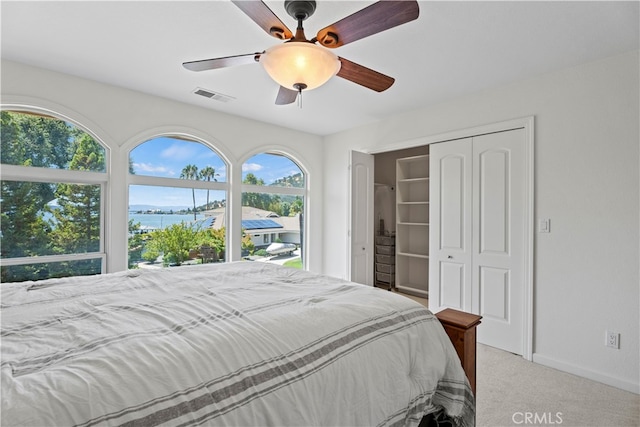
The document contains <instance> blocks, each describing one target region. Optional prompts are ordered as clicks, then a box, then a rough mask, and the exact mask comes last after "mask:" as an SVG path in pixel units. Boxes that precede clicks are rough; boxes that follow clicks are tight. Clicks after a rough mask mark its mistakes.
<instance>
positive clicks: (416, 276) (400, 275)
mask: <svg viewBox="0 0 640 427" xmlns="http://www.w3.org/2000/svg"><path fill="white" fill-rule="evenodd" d="M396 209H397V210H396V288H397V289H398V290H400V291H404V292H407V293H410V294H415V295H417V296H421V297H425V298H428V297H429V155H428V154H427V155H422V156H413V157H405V158H402V159H397V160H396Z"/></svg>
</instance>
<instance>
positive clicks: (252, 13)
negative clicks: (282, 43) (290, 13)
mask: <svg viewBox="0 0 640 427" xmlns="http://www.w3.org/2000/svg"><path fill="white" fill-rule="evenodd" d="M231 2H232V3H233V4H235V5H236V6H238V8H239V9H240V10H241V11H243V12H244V13H245V14H246V15H247V16H248V17H249V18H251V19H252V20H253V22H255V23H256V24H258V26H259V27H260V28H262V29H263V30H264V31H266V32H267V34H269V35H270V36H273V37H275V38H277V39H280V40H289V39H290V38H292V37H293V33H292V32H291V30H290V29H288V28H287V26H286V25H284V23H283V22H282V21H281V20H280V18H278V17H277V16H276V14H275V13H273V11H272V10H271V9H269V6H267V5H266V4H264V3H263V2H262V1H247V0H231Z"/></svg>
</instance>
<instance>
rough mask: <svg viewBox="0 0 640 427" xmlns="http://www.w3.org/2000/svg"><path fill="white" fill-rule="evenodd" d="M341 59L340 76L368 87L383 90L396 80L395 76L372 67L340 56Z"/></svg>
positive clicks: (378, 90) (377, 90)
mask: <svg viewBox="0 0 640 427" xmlns="http://www.w3.org/2000/svg"><path fill="white" fill-rule="evenodd" d="M338 59H340V63H341V64H342V65H341V66H340V71H338V77H342V78H343V79H347V80H350V81H352V82H354V83H357V84H359V85H361V86H364V87H366V88H369V89H372V90H375V91H376V92H382V91H384V90H387V89H389V88H390V87H391V85H392V84H393V82H395V81H396V80H395V79H394V78H393V77H389V76H386V75H384V74H382V73H379V72H377V71H374V70H372V69H370V68H367V67H363V66H362V65H359V64H356V63H355V62H351V61H349V60H348V59H344V58H341V57H338Z"/></svg>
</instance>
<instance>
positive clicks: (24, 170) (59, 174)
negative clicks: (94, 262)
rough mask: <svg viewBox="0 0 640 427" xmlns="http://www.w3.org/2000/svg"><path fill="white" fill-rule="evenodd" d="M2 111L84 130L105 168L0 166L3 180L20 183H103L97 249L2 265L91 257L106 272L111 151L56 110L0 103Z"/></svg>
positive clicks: (6, 260) (1, 263) (2, 262)
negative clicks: (101, 151) (101, 154)
mask: <svg viewBox="0 0 640 427" xmlns="http://www.w3.org/2000/svg"><path fill="white" fill-rule="evenodd" d="M0 111H9V112H16V113H22V114H31V115H36V116H45V117H48V118H51V119H54V120H60V121H63V122H68V123H71V124H73V126H74V127H76V128H78V129H79V130H81V131H82V132H84V133H86V134H88V135H89V136H91V138H92V139H93V140H94V141H96V142H97V143H98V144H99V145H100V146H101V147H102V148H103V149H104V161H105V171H104V172H95V171H81V170H71V169H58V168H43V167H38V166H22V165H11V164H5V163H2V168H1V169H0V181H17V182H42V183H51V184H83V185H99V186H100V233H99V236H100V244H99V250H98V251H97V252H82V253H69V254H60V255H39V256H30V257H14V258H0V266H2V267H5V266H6V267H9V266H17V265H30V264H44V263H56V262H65V261H82V260H89V259H100V271H101V274H105V273H106V272H107V252H106V248H107V247H108V244H107V241H106V240H107V239H108V238H109V236H108V234H107V232H106V224H107V215H110V210H109V207H108V206H107V191H108V186H109V178H110V174H109V171H110V163H111V160H110V159H111V155H110V154H111V151H110V150H109V148H108V147H107V146H106V144H104V143H103V142H102V140H101V139H100V138H98V137H97V136H96V135H95V134H94V133H93V132H91V131H90V130H88V129H87V128H86V127H85V126H83V125H81V124H79V123H77V122H76V121H75V120H72V119H70V118H68V117H65V116H63V115H61V114H58V113H56V112H53V111H49V110H43V109H39V108H24V107H17V106H11V105H2V106H0Z"/></svg>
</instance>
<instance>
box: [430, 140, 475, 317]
mask: <svg viewBox="0 0 640 427" xmlns="http://www.w3.org/2000/svg"><path fill="white" fill-rule="evenodd" d="M471 154H472V144H471V138H465V139H460V140H457V141H450V142H446V143H438V144H431V146H430V147H429V159H430V180H429V184H430V188H429V201H430V203H429V210H430V212H429V232H430V234H431V237H430V239H429V308H430V309H431V310H433V311H436V312H437V311H440V310H442V309H445V308H455V309H457V310H463V311H468V312H471V311H472V307H471V207H472V195H471V189H472V186H471V179H472V177H471V164H472V159H471Z"/></svg>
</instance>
